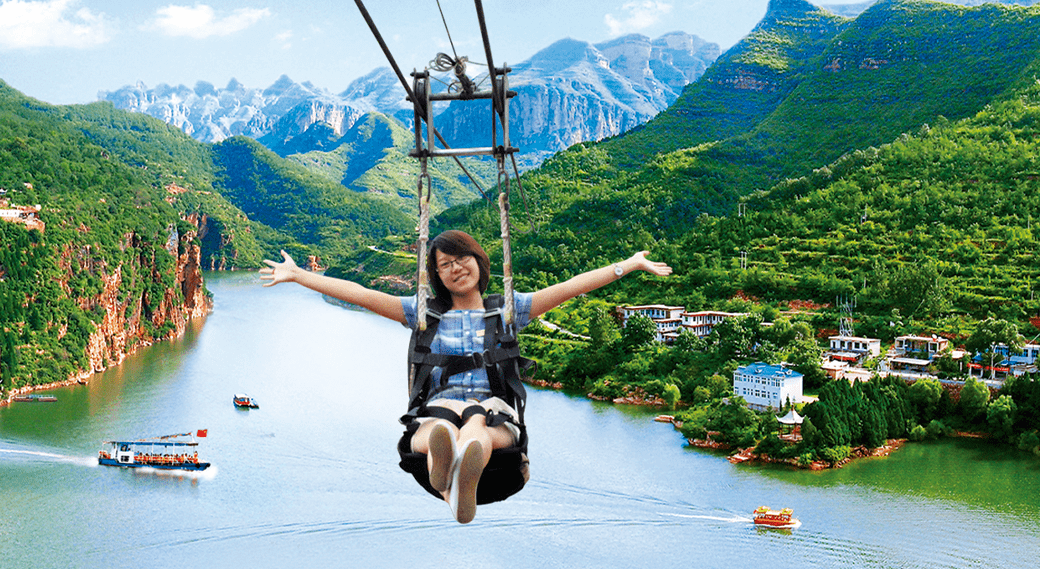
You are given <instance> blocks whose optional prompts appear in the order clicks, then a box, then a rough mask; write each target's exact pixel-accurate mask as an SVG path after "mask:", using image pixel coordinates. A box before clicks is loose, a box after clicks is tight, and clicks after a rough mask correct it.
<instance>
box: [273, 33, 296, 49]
mask: <svg viewBox="0 0 1040 569" xmlns="http://www.w3.org/2000/svg"><path fill="white" fill-rule="evenodd" d="M292 38H293V33H292V31H291V30H285V31H284V32H282V33H280V34H275V36H274V41H276V42H277V43H278V45H279V46H281V48H282V49H289V48H291V47H292Z"/></svg>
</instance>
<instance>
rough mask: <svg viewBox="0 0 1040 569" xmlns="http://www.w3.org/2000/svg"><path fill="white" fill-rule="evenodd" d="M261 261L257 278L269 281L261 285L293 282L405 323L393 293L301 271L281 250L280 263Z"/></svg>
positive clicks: (399, 305) (399, 301) (402, 312)
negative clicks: (263, 264) (264, 265)
mask: <svg viewBox="0 0 1040 569" xmlns="http://www.w3.org/2000/svg"><path fill="white" fill-rule="evenodd" d="M264 263H266V264H267V267H264V268H262V269H260V280H262V281H270V282H268V283H265V284H264V286H274V285H276V284H278V283H286V282H294V283H297V284H299V285H302V286H305V287H307V288H309V289H311V290H313V291H317V292H320V293H322V294H327V295H329V296H331V297H333V298H337V299H339V300H342V301H344V302H349V303H351V304H356V305H358V306H361V307H363V308H367V309H368V310H371V311H372V312H375V313H376V314H378V315H380V316H383V317H386V318H389V319H390V320H394V321H396V322H400V323H402V324H405V317H404V308H402V307H401V299H400V298H398V297H396V296H393V295H389V294H386V293H383V292H379V291H375V290H372V289H368V288H365V287H363V286H361V285H359V284H357V283H354V282H350V281H345V280H342V279H336V278H333V277H326V276H324V275H319V274H317V273H312V272H310V271H305V270H303V269H301V268H300V267H298V266H296V262H295V261H293V259H292V257H290V256H289V254H288V253H286V252H285V251H282V262H281V263H277V262H275V261H269V260H267V259H264Z"/></svg>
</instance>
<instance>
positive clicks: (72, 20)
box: [0, 0, 109, 49]
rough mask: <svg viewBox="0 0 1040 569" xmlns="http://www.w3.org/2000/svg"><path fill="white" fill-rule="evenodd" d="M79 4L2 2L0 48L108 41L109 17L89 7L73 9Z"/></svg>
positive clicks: (51, 0) (68, 0)
mask: <svg viewBox="0 0 1040 569" xmlns="http://www.w3.org/2000/svg"><path fill="white" fill-rule="evenodd" d="M77 3H78V2H77V0H38V1H27V0H3V2H2V3H0V49H27V48H34V47H73V48H87V47H94V46H96V45H100V44H103V43H105V42H107V41H108V39H109V35H108V27H109V24H108V19H107V17H106V16H105V15H104V14H95V13H93V12H91V11H90V10H88V9H87V8H80V9H79V10H75V11H73V6H75V5H76V4H77Z"/></svg>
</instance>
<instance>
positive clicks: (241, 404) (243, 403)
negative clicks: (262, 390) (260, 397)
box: [233, 393, 260, 409]
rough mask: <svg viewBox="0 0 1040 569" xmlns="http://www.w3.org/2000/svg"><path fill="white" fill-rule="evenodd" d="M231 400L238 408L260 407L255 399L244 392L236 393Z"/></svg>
mask: <svg viewBox="0 0 1040 569" xmlns="http://www.w3.org/2000/svg"><path fill="white" fill-rule="evenodd" d="M233 401H234V402H235V407H238V408H239V409H259V408H260V404H259V403H257V402H256V399H253V398H252V397H250V396H248V395H246V394H244V393H239V394H236V395H235V398H234V399H233Z"/></svg>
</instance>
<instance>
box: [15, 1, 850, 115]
mask: <svg viewBox="0 0 1040 569" xmlns="http://www.w3.org/2000/svg"><path fill="white" fill-rule="evenodd" d="M861 1H862V0H827V1H826V2H818V3H820V4H828V5H833V4H848V3H860V2H861ZM440 3H441V7H442V8H443V10H444V16H445V18H446V19H447V22H448V28H449V30H450V32H451V37H452V40H453V42H454V44H455V48H456V50H457V52H458V53H459V55H469V56H470V59H472V60H474V61H483V60H484V56H483V45H482V43H481V39H480V34H479V28H478V26H477V19H476V13H475V10H474V5H473V2H471V1H469V0H440ZM364 4H365V7H366V8H367V9H368V11H369V12H370V14H371V15H372V18H373V19H374V20H375V22H376V25H377V26H378V27H379V29H380V32H381V33H382V34H383V36H384V38H385V39H386V41H387V43H388V44H389V46H390V49H391V51H392V52H393V53H394V57H395V58H396V59H397V61H398V63H399V65H400V66H401V68H402V69H403V70H404V71H405V72H406V73H407V72H409V71H411V70H412V69H415V68H419V69H421V68H423V67H425V66H426V64H427V62H428V61H429V60H430V59H431V58H432V57H433V56H434V55H435V54H436V53H437V52H439V51H444V52H449V51H450V47H449V44H448V36H447V34H446V32H445V30H444V24H443V23H442V21H441V16H440V12H439V11H438V8H437V2H436V1H435V0H364ZM767 4H768V0H583V1H576V0H483V5H484V12H485V17H486V21H487V25H488V29H489V35H490V38H491V44H492V46H491V47H492V55H493V56H494V58H495V62H496V64H499V65H501V64H502V62H506V63H517V62H520V61H523V60H525V59H527V58H529V57H530V56H531V55H533V54H534V53H535V52H537V51H538V50H540V49H542V48H544V47H547V46H548V45H550V44H551V43H553V42H554V41H556V40H559V39H563V38H565V37H571V38H574V39H578V40H583V41H589V42H592V43H598V42H601V41H605V40H608V39H611V38H613V37H617V36H620V35H624V34H630V33H640V34H644V35H647V36H650V37H652V38H656V37H658V36H660V35H663V34H665V33H668V32H671V31H684V32H688V33H692V34H695V35H698V36H700V37H702V38H704V39H706V40H709V41H713V42H715V43H718V44H719V45H720V46H722V48H723V50H725V49H727V48H729V47H730V46H732V45H733V44H734V43H736V42H737V41H739V40H740V39H741V38H742V37H744V36H745V35H746V34H747V33H748V32H749V31H751V29H752V28H753V27H754V26H755V24H757V23H758V21H759V20H760V19H761V18H762V16H763V14H765V11H766V6H767ZM384 65H386V60H385V58H384V57H383V54H382V52H381V51H380V50H379V48H378V45H377V44H376V42H375V40H374V39H373V37H372V34H371V33H370V32H369V30H368V28H367V26H366V25H365V23H364V20H363V19H362V18H361V16H360V14H359V12H358V9H357V6H356V4H355V3H354V2H352V1H351V0H337V1H327V0H326V1H311V0H260V1H245V0H201V1H200V2H198V3H188V2H180V1H179V0H174V1H173V2H172V3H171V1H170V0H163V1H154V0H0V79H3V80H4V81H5V82H7V83H8V84H9V85H11V86H12V87H14V88H15V89H18V90H19V91H22V92H23V93H25V94H27V95H29V96H32V97H35V98H37V99H41V100H43V101H46V102H49V103H55V104H68V103H87V102H90V101H94V100H96V99H97V94H98V92H99V91H112V90H115V89H118V88H119V87H122V86H123V85H130V84H134V83H137V82H138V81H140V82H143V83H144V84H145V85H147V86H149V87H154V86H155V85H157V84H159V83H168V84H171V85H177V84H185V85H189V86H193V85H195V83H196V82H197V81H208V82H210V83H213V84H214V85H216V86H217V87H223V86H224V85H226V84H227V82H228V81H229V80H230V79H231V78H236V79H238V80H239V81H240V82H241V83H243V84H244V85H245V86H247V87H266V86H268V85H270V84H271V83H273V82H274V81H275V80H276V79H277V78H278V77H279V76H281V75H282V74H286V75H288V76H289V77H291V78H292V79H293V80H295V81H300V82H302V81H310V82H312V83H313V84H314V85H316V86H318V87H321V88H325V89H328V90H329V91H332V92H339V91H342V90H343V89H345V88H346V87H347V85H348V84H349V83H350V82H351V81H352V80H354V79H356V78H358V77H360V76H361V75H364V74H365V73H367V72H369V71H371V70H372V69H374V68H376V67H379V66H384Z"/></svg>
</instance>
